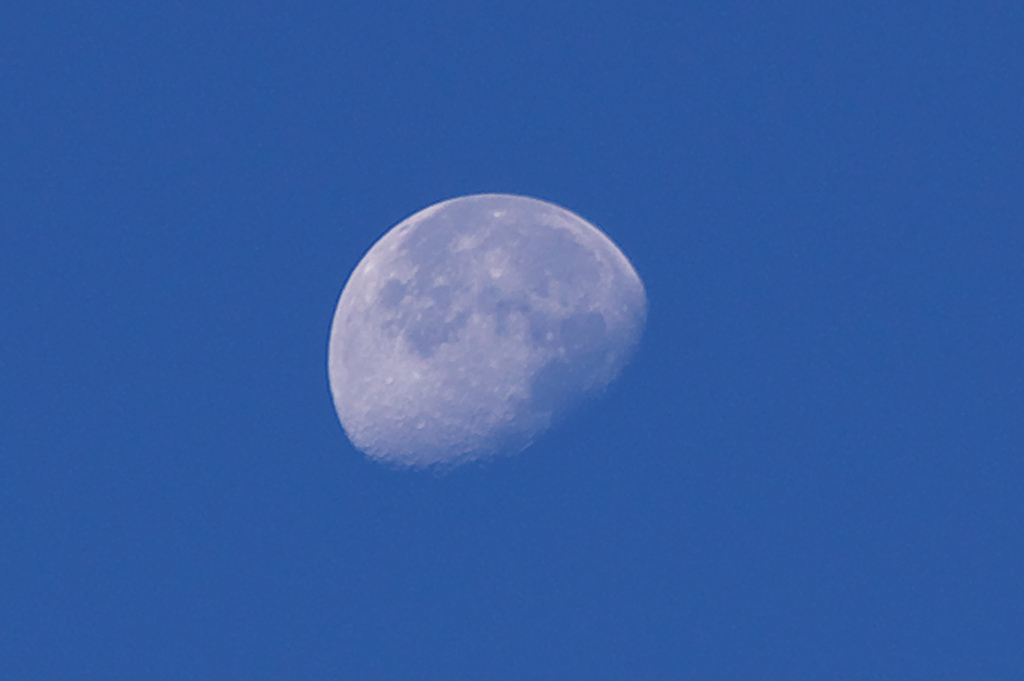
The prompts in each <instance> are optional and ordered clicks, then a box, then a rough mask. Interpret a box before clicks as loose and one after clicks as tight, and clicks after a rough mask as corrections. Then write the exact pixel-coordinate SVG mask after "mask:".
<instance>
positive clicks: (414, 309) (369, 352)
mask: <svg viewBox="0 0 1024 681" xmlns="http://www.w3.org/2000/svg"><path fill="white" fill-rule="evenodd" d="M646 308H647V303H646V296H645V293H644V288H643V284H642V283H641V282H640V279H639V277H638V276H637V274H636V271H635V270H634V269H633V267H632V266H631V265H630V263H629V261H628V260H627V259H626V257H625V256H624V255H623V254H622V252H621V251H619V249H618V248H617V247H616V246H615V244H614V243H612V241H611V240H610V239H608V237H606V236H605V235H604V234H603V233H602V232H600V231H599V230H598V229H597V228H596V227H594V226H592V225H590V224H589V223H587V222H586V221H584V220H583V219H582V218H580V217H579V216H577V215H575V214H573V213H570V212H569V211H567V210H565V209H563V208H560V207H558V206H555V205H553V204H550V203H546V202H544V201H539V200H536V199H530V198H526V197H521V196H512V195H505V194H481V195H476V196H466V197H461V198H457V199H452V200H450V201H444V202H442V203H439V204H435V205H434V206H431V207H429V208H427V209H424V210H422V211H420V212H419V213H416V214H415V215H413V216H411V217H409V218H407V219H406V220H404V221H403V222H401V223H399V224H398V225H397V226H395V227H394V228H393V229H391V230H390V231H389V232H388V233H387V234H385V235H384V236H383V237H382V238H381V239H380V240H379V241H378V242H377V243H376V244H375V245H374V246H373V248H371V249H370V251H369V252H368V253H367V254H366V256H365V257H364V258H363V259H362V261H361V262H360V263H359V265H358V266H357V267H356V269H355V271H354V272H353V273H352V275H351V277H350V278H349V281H348V283H347V284H346V285H345V289H344V291H342V294H341V298H340V300H339V301H338V307H337V310H336V312H335V316H334V322H333V325H332V328H331V338H330V350H329V359H328V371H329V376H330V383H331V391H332V394H333V397H334V404H335V409H336V410H337V413H338V417H339V418H340V420H341V423H342V425H343V426H344V428H345V431H346V433H347V434H348V436H349V439H350V440H351V441H352V443H353V444H354V445H355V446H356V447H357V448H359V449H360V450H362V451H364V452H365V453H366V454H367V455H369V456H371V457H373V458H377V459H383V460H387V461H391V462H394V463H398V464H402V465H409V466H417V467H419V466H429V465H432V464H455V463H459V462H462V461H466V460H471V459H476V458H481V457H484V456H488V455H492V454H496V453H500V452H515V451H519V450H521V449H523V448H525V447H526V446H528V445H529V444H530V442H531V441H532V440H533V438H534V437H535V436H536V435H538V434H539V433H540V432H542V431H543V430H544V429H546V428H547V427H548V426H549V425H551V423H552V422H553V421H555V420H557V419H558V418H559V416H561V415H563V414H564V413H565V412H566V411H567V410H568V409H569V408H571V407H572V406H573V405H574V404H575V403H577V402H579V401H580V400H581V399H583V398H585V397H587V396H589V395H593V394H596V393H597V392H599V391H601V390H602V389H604V387H606V386H607V385H608V384H609V383H610V382H611V381H612V380H613V379H614V378H615V376H616V375H617V374H618V373H619V372H620V370H621V369H622V367H623V366H624V365H625V363H626V362H627V360H628V359H629V356H630V354H631V353H632V351H633V350H634V349H635V347H636V345H637V343H638V342H639V339H640V335H641V333H642V332H643V326H644V323H645V319H646Z"/></svg>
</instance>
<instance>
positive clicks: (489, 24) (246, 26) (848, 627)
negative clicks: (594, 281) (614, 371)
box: [0, 0, 1024, 681]
mask: <svg viewBox="0 0 1024 681" xmlns="http://www.w3.org/2000/svg"><path fill="white" fill-rule="evenodd" d="M1022 121H1024V5H1022V4H1021V3H1019V2H1009V1H1007V2H950V1H935V2H881V1H879V2H851V3H834V4H829V3H815V2H809V1H800V0H793V1H789V2H786V1H783V0H779V1H776V2H750V1H747V2H740V1H729V0H726V1H716V2H700V3H697V2H669V1H667V0H662V1H661V2H643V1H642V0H641V1H639V2H625V1H617V0H616V1H606V0H598V1H597V2H586V3H585V2H551V1H550V0H549V1H545V2H533V1H531V0H523V1H519V2H475V3H469V2H444V1H442V2H437V3H419V2H411V1H409V0H406V1H405V2H394V1H388V0H383V1H378V2H372V3H371V2H331V3H328V2H299V3H295V2H271V1H261V0H256V1H252V2H202V3H201V2H168V3H128V2H102V1H101V2H90V3H71V2H62V1H54V2H45V1H44V2H27V1H24V0H13V1H11V2H6V3H4V4H2V5H0V678H3V679H11V680H15V681H20V680H22V679H24V680H28V681H33V680H37V679H43V680H45V679H75V680H92V679H95V680H102V681H121V680H125V681H129V680H130V681H151V680H153V681H155V680H163V679H166V680H168V681H170V680H174V681H181V680H183V679H200V680H205V679H209V680H213V681H229V680H235V679H238V680H245V681H257V680H262V679H268V680H270V679H301V680H303V681H314V680H321V679H323V680H327V679H331V680H335V679H344V680H349V679H351V680H353V681H358V680H362V679H367V680H374V679H444V680H455V679H466V680H479V679H584V680H587V681H591V680H602V679H666V680H677V679H702V680H707V679H713V680H717V679H723V680H732V679H735V680H737V681H740V680H743V681H745V680H748V679H759V680H762V679H778V680H780V681H794V680H802V679H808V680H812V679H813V680H820V679H844V680H845V679H894V680H899V681H907V680H916V679H921V680H929V681H934V680H942V679H950V680H958V681H960V680H965V679H978V680H984V681H1000V680H1004V679H1005V680H1012V681H1019V680H1020V679H1021V678H1024V580H1022V575H1024V498H1022V496H1021V491H1022V487H1024V352H1022V351H1024V318H1022V315H1024V193H1022V188H1024V123H1022ZM477 192H508V193H517V194H526V195H530V196H535V197H538V198H541V199H545V200H548V201H552V202H555V203H557V204H559V205H562V206H564V207H566V208H568V209H570V210H572V211H574V212H576V213H578V214H580V215H581V216H583V217H584V218H586V219H587V220H589V221H591V222H593V223H594V224H596V225H597V226H599V227H601V228H602V229H603V230H604V231H605V232H606V233H608V234H609V235H610V236H611V237H612V238H613V239H614V240H615V241H616V243H617V244H618V245H619V246H620V247H621V248H622V250H623V251H624V252H625V253H626V255H627V256H628V257H629V258H630V259H631V261H632V262H633V264H634V266H635V267H636V268H637V270H638V272H639V273H640V275H641V276H642V277H643V279H644V282H645V284H646V287H647V293H648V296H649V302H650V309H649V318H648V326H647V332H646V335H645V337H644V339H643V341H642V343H641V346H640V348H639V351H638V353H637V355H636V356H635V359H634V361H633V362H632V364H631V365H629V366H628V367H627V368H626V371H625V372H624V374H623V376H622V378H621V379H620V380H619V381H618V382H617V383H616V384H615V385H614V386H613V387H612V389H611V390H610V391H609V392H608V394H607V395H606V396H605V397H604V398H603V399H601V400H600V401H598V402H595V403H593V404H591V405H590V407H589V408H587V409H586V410H583V411H581V412H579V413H578V414H577V415H576V416H574V417H573V418H571V419H569V420H568V421H566V422H565V423H564V424H562V425H561V426H560V427H559V428H557V429H555V430H553V431H551V432H550V433H549V434H548V435H547V436H545V437H544V438H543V439H541V440H540V441H538V442H537V443H536V444H535V445H534V446H533V447H531V448H530V449H528V450H527V451H525V452H523V453H522V454H519V455H517V456H514V457H508V458H502V459H497V460H491V461H488V462H485V463H482V464H471V465H467V466H464V467H462V468H459V469H456V470H455V471H453V472H450V473H448V474H438V473H431V472H426V473H424V472H409V471H404V472H403V471H396V470H392V469H389V468H387V467H385V466H381V465H378V464H375V463H372V462H370V461H368V460H366V459H365V458H364V457H363V456H362V455H361V454H360V453H358V452H357V451H355V450H354V449H353V448H352V446H351V445H350V444H349V443H348V441H347V439H346V438H345V435H344V432H343V431H342V429H341V426H340V424H339V423H338V420H337V418H336V416H335V414H334V411H333V407H332V404H331V398H330V393H329V390H328V384H327V371H326V357H327V336H328V331H329V328H330V322H331V317H332V315H333V312H334V306H335V303H336V301H337V297H338V295H339V293H340V292H341V289H342V287H343V285H344V283H345V280H346V278H347V276H348V274H349V272H350V271H351V269H352V268H353V267H354V266H355V264H356V263H357V262H358V261H359V259H360V258H361V256H362V255H363V254H364V253H365V251H366V250H367V249H368V248H369V247H370V246H371V245H372V244H373V242H374V241H376V239H377V238H379V237H380V236H381V235H382V234H383V233H384V232H385V231H386V230H387V229H388V228H390V227H391V226H392V225H394V224H396V223H397V222H399V221H400V220H401V219H403V218H404V217H406V216H408V215H410V214H412V213H414V212H416V211H417V210H419V209H421V208H424V207H426V206H427V205H430V204H432V203H434V202H436V201H440V200H443V199H447V198H451V197H454V196H458V195H463V194H471V193H477Z"/></svg>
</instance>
